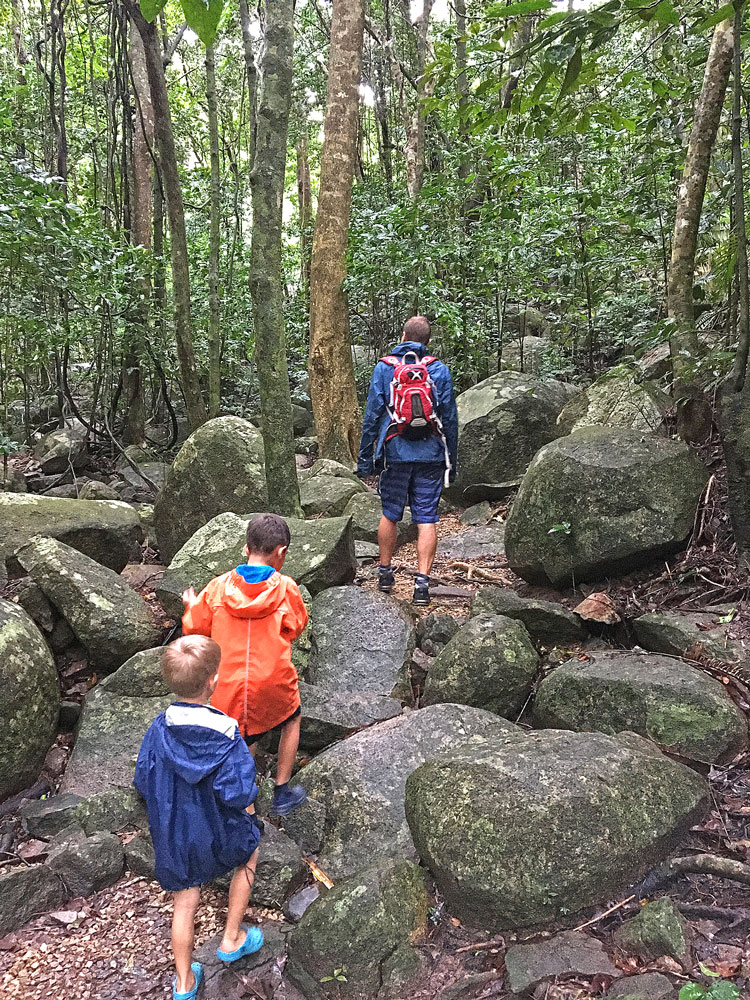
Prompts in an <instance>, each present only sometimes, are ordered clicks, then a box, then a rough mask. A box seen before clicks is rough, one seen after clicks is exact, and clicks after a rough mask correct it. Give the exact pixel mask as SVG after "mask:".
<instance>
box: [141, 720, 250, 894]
mask: <svg viewBox="0 0 750 1000" xmlns="http://www.w3.org/2000/svg"><path fill="white" fill-rule="evenodd" d="M133 784H134V785H135V787H136V788H137V789H138V791H139V792H140V793H141V795H142V796H143V797H144V799H145V800H146V809H147V811H148V825H149V829H150V830H151V838H152V840H153V842H154V852H155V854H156V877H157V878H158V880H159V882H160V883H161V885H162V887H163V888H164V889H167V890H169V891H170V892H177V891H179V890H180V889H189V888H191V887H192V886H196V885H202V884H203V883H205V882H210V881H212V879H215V878H218V877H219V876H220V875H224V874H226V873H227V872H229V871H231V870H232V869H234V868H238V867H239V866H240V865H244V864H245V863H246V862H247V861H248V859H249V858H250V856H251V855H252V853H253V851H254V850H255V848H256V847H257V846H258V843H259V841H260V832H259V829H258V826H257V825H256V821H255V820H254V819H253V817H252V816H250V815H249V814H248V813H247V812H246V811H245V807H246V806H248V805H250V803H251V802H253V801H254V800H255V796H256V795H257V792H258V789H257V786H256V784H255V763H254V762H253V758H252V754H251V753H250V751H249V750H248V748H247V746H246V745H245V741H244V740H243V739H242V737H241V736H240V732H239V729H238V727H237V723H236V722H235V721H234V719H230V717H229V716H228V715H225V714H224V713H223V712H220V711H219V710H218V709H215V708H210V707H209V706H208V705H189V704H186V703H184V702H175V703H174V704H173V705H170V707H169V708H168V709H167V711H166V712H162V714H161V715H159V716H157V717H156V719H155V720H154V721H153V722H152V724H151V726H150V728H149V730H148V732H147V733H146V735H145V737H144V739H143V743H142V745H141V749H140V752H139V754H138V763H137V764H136V769H135V778H134V781H133Z"/></svg>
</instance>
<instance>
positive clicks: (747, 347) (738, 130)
mask: <svg viewBox="0 0 750 1000" xmlns="http://www.w3.org/2000/svg"><path fill="white" fill-rule="evenodd" d="M742 13H743V7H742V5H741V4H739V3H738V4H737V7H736V10H735V16H734V79H733V81H732V87H733V95H732V96H733V99H734V100H733V108H732V159H733V161H734V219H735V223H734V226H735V234H736V236H737V291H738V295H737V299H738V303H739V309H738V317H739V337H738V340H737V354H736V355H735V359H734V372H733V376H732V381H733V383H734V391H735V392H740V391H741V390H742V388H743V386H744V384H745V378H746V375H747V357H748V353H749V352H750V289H749V288H748V274H747V234H746V232H745V180H744V170H743V165H742V41H741V38H742Z"/></svg>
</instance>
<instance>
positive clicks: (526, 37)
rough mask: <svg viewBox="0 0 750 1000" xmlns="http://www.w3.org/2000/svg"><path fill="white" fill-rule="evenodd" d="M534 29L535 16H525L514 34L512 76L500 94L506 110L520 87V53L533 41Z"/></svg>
mask: <svg viewBox="0 0 750 1000" xmlns="http://www.w3.org/2000/svg"><path fill="white" fill-rule="evenodd" d="M533 30H534V18H533V17H525V18H524V19H523V21H522V22H521V24H520V25H519V27H518V30H517V31H516V33H515V34H514V36H513V41H512V42H511V49H510V72H511V76H510V79H508V80H507V81H506V82H505V84H504V85H503V90H502V93H501V95H500V105H501V107H503V108H504V109H505V110H506V111H507V110H509V109H510V106H511V103H512V101H513V94H514V93H515V92H516V90H517V88H518V81H519V80H520V77H521V68H522V56H521V55H519V53H520V52H522V51H523V49H524V48H526V46H527V45H528V44H529V42H530V41H531V34H532V32H533Z"/></svg>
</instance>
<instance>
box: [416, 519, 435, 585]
mask: <svg viewBox="0 0 750 1000" xmlns="http://www.w3.org/2000/svg"><path fill="white" fill-rule="evenodd" d="M436 552H437V527H436V526H435V525H434V524H418V525H417V571H418V572H419V573H422V574H424V576H429V575H430V571H431V570H432V564H433V562H434V561H435V553H436Z"/></svg>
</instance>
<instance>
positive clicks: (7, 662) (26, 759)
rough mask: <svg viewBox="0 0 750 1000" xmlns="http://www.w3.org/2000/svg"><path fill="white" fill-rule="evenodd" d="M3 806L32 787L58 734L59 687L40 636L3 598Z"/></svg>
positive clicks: (0, 661)
mask: <svg viewBox="0 0 750 1000" xmlns="http://www.w3.org/2000/svg"><path fill="white" fill-rule="evenodd" d="M0 690H2V698H0V801H1V800H2V799H4V798H6V797H7V796H9V795H13V794H14V793H15V792H20V791H21V790H22V789H24V788H26V787H27V786H28V785H30V784H32V783H33V782H34V780H35V779H36V777H37V776H38V774H39V771H40V770H41V767H42V764H43V763H44V758H45V757H46V755H47V751H48V750H49V748H50V747H51V746H52V744H53V742H54V740H55V735H56V734H57V717H58V714H59V711H60V682H59V681H58V678H57V668H56V667H55V661H54V659H53V658H52V654H51V653H50V651H49V647H48V646H47V644H46V642H45V641H44V639H43V638H42V634H41V632H40V631H39V629H38V628H37V627H36V625H35V624H34V622H33V621H32V620H31V618H30V617H29V616H28V615H27V614H26V612H25V611H24V610H23V608H21V607H19V606H18V605H17V604H13V603H11V602H10V601H6V600H3V599H2V598H0Z"/></svg>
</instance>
